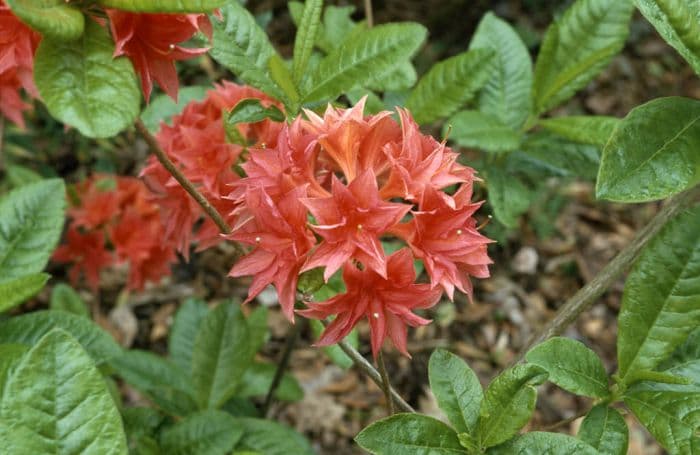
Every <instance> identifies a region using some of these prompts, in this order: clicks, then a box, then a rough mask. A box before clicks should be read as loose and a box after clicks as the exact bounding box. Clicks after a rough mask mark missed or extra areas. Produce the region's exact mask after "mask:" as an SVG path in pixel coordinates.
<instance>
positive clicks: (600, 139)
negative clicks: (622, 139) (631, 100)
mask: <svg viewBox="0 0 700 455" xmlns="http://www.w3.org/2000/svg"><path fill="white" fill-rule="evenodd" d="M539 124H540V126H542V127H543V128H544V129H546V130H548V131H551V132H553V133H556V134H558V135H559V136H561V137H563V138H565V139H569V140H571V141H574V142H579V143H581V144H590V145H597V146H599V147H604V146H605V144H606V143H607V142H608V139H609V138H610V136H612V133H613V131H614V130H615V127H617V125H619V124H620V119H618V118H616V117H606V116H602V115H572V116H569V117H555V118H548V119H544V120H540V122H539Z"/></svg>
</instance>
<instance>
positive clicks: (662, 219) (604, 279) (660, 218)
mask: <svg viewBox="0 0 700 455" xmlns="http://www.w3.org/2000/svg"><path fill="white" fill-rule="evenodd" d="M698 195H700V186H696V187H695V188H693V189H691V190H688V191H685V192H683V193H681V194H677V195H676V196H673V197H672V198H670V199H669V200H668V202H667V203H666V205H665V206H664V207H663V208H662V209H661V210H659V212H658V213H657V214H656V215H655V216H654V218H652V219H651V221H650V222H649V224H647V225H646V226H644V227H643V228H642V229H641V230H640V231H639V232H638V233H637V235H636V236H635V237H634V239H632V241H631V242H630V243H629V244H628V245H627V246H625V247H624V248H623V249H622V251H620V252H619V253H618V255H617V256H615V257H614V258H613V260H612V261H610V262H609V263H608V264H607V265H606V266H605V267H603V269H602V270H601V271H600V272H598V274H597V275H596V276H595V277H594V278H593V279H592V280H591V281H590V282H589V283H587V284H586V285H585V286H584V287H582V288H581V289H579V291H578V292H577V293H576V294H574V295H573V297H571V298H570V299H569V300H567V301H566V303H564V304H563V305H562V306H561V307H560V308H559V310H558V311H557V314H556V315H555V316H554V318H553V319H551V320H550V321H549V322H548V323H547V324H545V326H544V327H542V329H540V331H539V332H538V333H537V334H535V336H533V337H532V338H531V339H530V342H529V343H528V344H527V346H526V348H525V349H523V350H522V351H521V352H520V353H519V354H518V357H517V358H516V360H515V362H514V363H518V362H521V361H522V360H523V359H524V358H525V354H527V352H528V351H529V350H530V348H532V347H533V346H535V345H538V344H540V343H542V342H543V341H546V340H548V339H549V338H551V337H553V336H557V335H560V334H561V333H562V332H564V330H566V328H567V327H568V326H569V325H571V324H572V323H573V322H574V321H575V320H576V319H577V318H578V317H579V315H580V314H581V313H582V312H583V311H584V310H586V309H587V308H588V307H589V306H591V305H592V304H593V303H594V302H596V301H597V300H598V298H599V297H600V296H601V295H603V293H604V292H605V291H607V289H608V288H609V287H610V286H612V284H613V283H615V281H617V279H618V278H619V277H620V275H622V274H623V273H624V272H625V271H626V270H627V269H628V268H629V267H630V265H631V264H632V263H633V262H634V260H635V259H636V258H637V256H638V255H639V253H640V252H641V251H642V249H643V248H644V246H646V244H647V243H649V241H650V240H651V239H652V238H653V237H654V236H655V235H656V234H658V232H659V231H660V230H661V229H662V228H663V227H664V226H665V225H666V223H668V222H669V221H670V220H671V219H673V217H675V216H676V215H677V214H678V213H680V212H681V211H682V210H683V209H684V208H686V207H687V206H688V205H690V204H691V203H692V202H693V200H694V199H695V198H696V197H697V196H698Z"/></svg>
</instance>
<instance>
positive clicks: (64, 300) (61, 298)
mask: <svg viewBox="0 0 700 455" xmlns="http://www.w3.org/2000/svg"><path fill="white" fill-rule="evenodd" d="M50 307H51V309H52V310H61V311H66V312H68V313H73V314H75V315H77V316H83V317H86V318H88V319H89V318H90V310H88V307H87V305H85V302H83V299H81V298H80V296H79V295H78V293H77V292H75V290H73V288H72V287H70V286H68V285H67V284H64V283H59V284H57V285H56V286H54V287H53V289H52V290H51V303H50Z"/></svg>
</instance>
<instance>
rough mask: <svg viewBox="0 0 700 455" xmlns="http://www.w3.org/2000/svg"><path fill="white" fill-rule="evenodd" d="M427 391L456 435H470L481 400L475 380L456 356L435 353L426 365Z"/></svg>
mask: <svg viewBox="0 0 700 455" xmlns="http://www.w3.org/2000/svg"><path fill="white" fill-rule="evenodd" d="M428 375H429V378H430V389H431V390H432V391H433V394H434V395H435V398H436V399H437V402H438V406H440V409H442V410H443V411H445V414H447V418H448V419H450V423H451V424H452V426H453V427H454V428H455V429H456V430H457V432H458V433H469V434H473V432H474V429H475V427H476V424H477V421H478V420H479V408H480V407H481V401H482V400H483V398H484V392H483V391H482V390H481V383H480V382H479V378H478V377H477V376H476V374H474V372H473V371H472V369H471V368H469V366H468V365H467V363H466V362H465V361H464V360H462V359H460V358H459V357H457V356H456V355H454V354H452V353H450V352H448V351H445V350H444V349H437V350H435V352H433V354H432V355H431V356H430V362H429V364H428Z"/></svg>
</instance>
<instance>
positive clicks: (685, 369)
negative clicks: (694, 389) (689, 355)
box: [664, 359, 700, 386]
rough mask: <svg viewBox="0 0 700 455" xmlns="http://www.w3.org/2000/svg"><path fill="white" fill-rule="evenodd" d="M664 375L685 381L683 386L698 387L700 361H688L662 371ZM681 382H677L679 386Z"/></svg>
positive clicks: (699, 381) (699, 382)
mask: <svg viewBox="0 0 700 455" xmlns="http://www.w3.org/2000/svg"><path fill="white" fill-rule="evenodd" d="M664 374H667V375H669V376H672V377H674V378H677V379H681V380H685V382H684V383H685V384H694V385H696V386H700V359H696V360H689V361H687V362H684V363H681V364H678V365H676V366H674V367H672V368H669V369H667V370H666V371H664ZM679 383H681V382H677V384H679Z"/></svg>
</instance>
